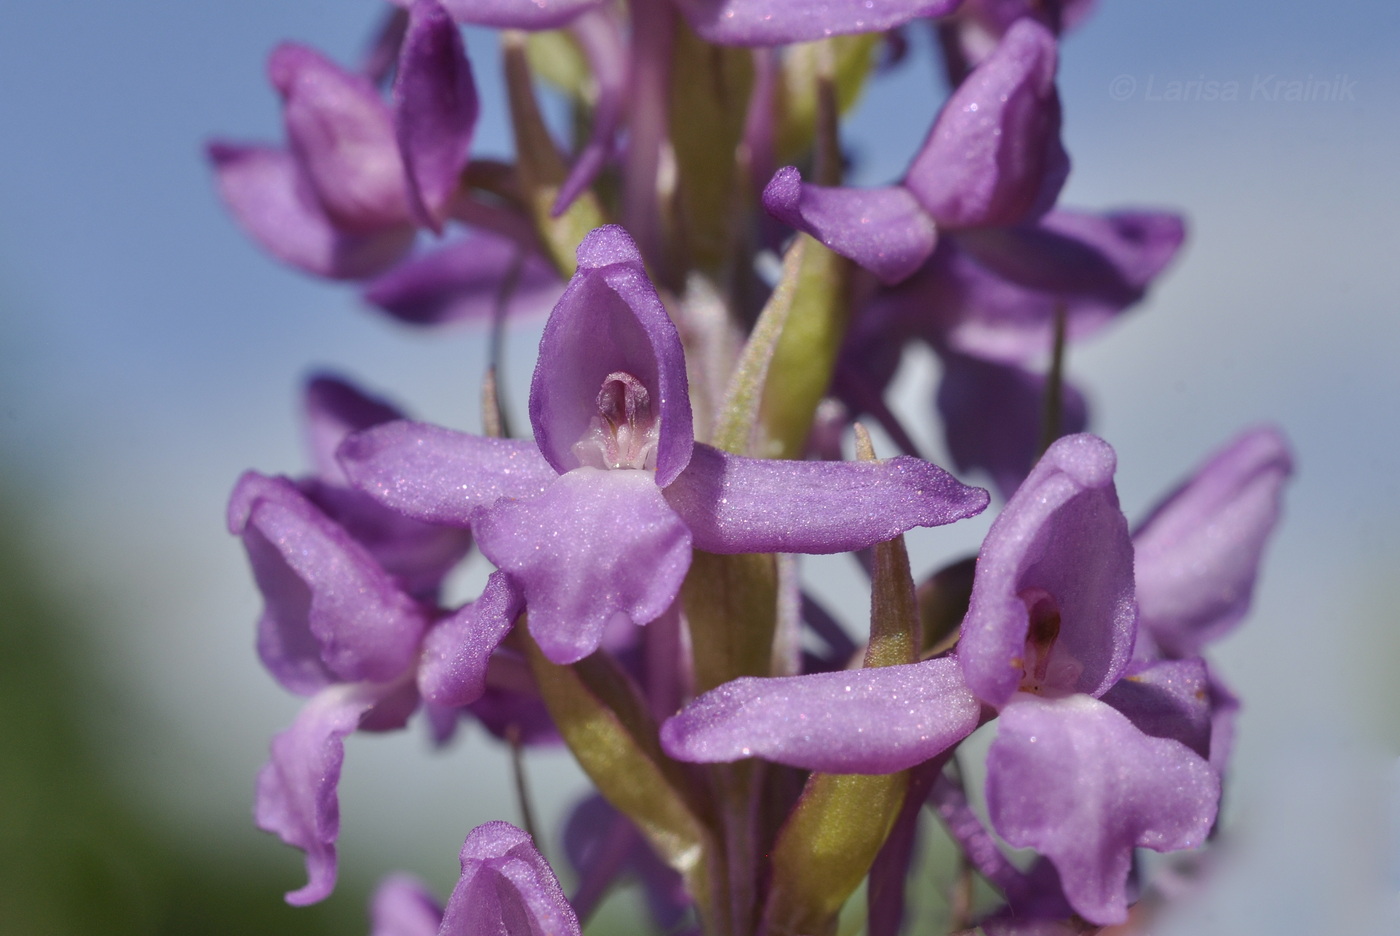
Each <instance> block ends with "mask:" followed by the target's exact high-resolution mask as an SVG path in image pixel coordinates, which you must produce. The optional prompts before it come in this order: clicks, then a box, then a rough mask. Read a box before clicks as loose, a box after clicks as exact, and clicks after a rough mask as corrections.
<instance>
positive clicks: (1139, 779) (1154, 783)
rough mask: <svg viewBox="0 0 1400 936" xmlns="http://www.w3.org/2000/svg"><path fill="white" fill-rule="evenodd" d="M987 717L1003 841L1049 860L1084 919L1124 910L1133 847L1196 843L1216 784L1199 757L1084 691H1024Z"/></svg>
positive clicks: (993, 805)
mask: <svg viewBox="0 0 1400 936" xmlns="http://www.w3.org/2000/svg"><path fill="white" fill-rule="evenodd" d="M997 725H998V730H997V738H996V740H995V741H994V742H993V743H992V747H991V750H990V751H989V752H988V754H987V806H988V810H989V812H990V814H991V818H992V824H993V825H994V826H995V827H996V830H997V832H999V833H1000V834H1001V836H1002V837H1003V838H1004V839H1006V841H1007V842H1009V843H1010V844H1011V845H1014V846H1016V847H1018V848H1034V849H1035V850H1036V851H1038V852H1040V853H1041V854H1043V855H1045V856H1046V857H1047V858H1049V859H1050V860H1051V861H1052V862H1053V863H1054V865H1055V867H1056V869H1057V870H1058V871H1059V873H1060V881H1061V884H1062V885H1063V887H1064V891H1065V896H1066V897H1067V898H1068V900H1069V902H1070V904H1071V906H1073V907H1074V909H1075V910H1076V911H1078V913H1079V914H1080V915H1081V916H1083V917H1084V918H1085V919H1087V920H1089V921H1091V922H1093V923H1098V924H1104V925H1106V924H1111V923H1121V922H1122V921H1123V920H1125V919H1126V918H1127V897H1126V893H1125V886H1126V883H1127V877H1128V869H1129V866H1130V864H1131V862H1132V852H1133V849H1134V848H1135V847H1139V848H1151V849H1153V850H1155V851H1173V850H1176V849H1181V848H1195V847H1197V846H1199V845H1201V844H1202V843H1203V842H1204V841H1205V837H1206V834H1207V833H1208V832H1209V831H1210V827H1211V824H1212V823H1213V822H1214V821H1215V813H1216V808H1217V806H1218V804H1219V801H1220V781H1219V778H1218V776H1217V775H1216V773H1215V771H1214V770H1212V769H1211V767H1210V765H1209V764H1207V763H1206V762H1205V760H1203V759H1202V758H1201V757H1199V756H1198V755H1196V754H1194V753H1192V752H1191V751H1190V750H1189V749H1187V747H1186V746H1185V745H1183V744H1181V743H1180V742H1178V741H1172V740H1167V739H1163V738H1153V737H1150V736H1148V735H1146V734H1143V733H1142V732H1141V731H1139V730H1138V729H1137V728H1135V727H1133V725H1132V723H1131V722H1130V721H1128V719H1127V718H1126V717H1125V716H1124V715H1122V714H1121V713H1119V712H1117V711H1116V710H1114V709H1113V708H1111V707H1109V706H1108V705H1105V704H1103V703H1101V702H1098V701H1096V700H1094V699H1091V698H1089V697H1088V696H1084V695H1075V696H1070V697H1067V698H1062V699H1055V700H1049V699H1042V698H1038V697H1035V696H1031V695H1028V694H1025V693H1022V694H1021V695H1020V696H1018V698H1017V700H1016V702H1015V703H1014V704H1012V705H1008V706H1007V707H1006V708H1005V709H1004V710H1003V711H1002V713H1001V717H1000V718H999V719H998V720H997Z"/></svg>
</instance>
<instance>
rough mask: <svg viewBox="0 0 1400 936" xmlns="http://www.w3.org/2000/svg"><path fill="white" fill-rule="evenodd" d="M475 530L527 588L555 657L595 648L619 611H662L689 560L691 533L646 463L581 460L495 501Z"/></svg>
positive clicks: (636, 617) (641, 619) (643, 618)
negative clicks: (529, 494)
mask: <svg viewBox="0 0 1400 936" xmlns="http://www.w3.org/2000/svg"><path fill="white" fill-rule="evenodd" d="M475 529H476V535H477V542H478V543H479V545H480V546H481V551H482V552H483V553H484V554H485V555H486V557H487V558H488V559H490V560H491V561H492V562H494V563H495V564H496V566H497V568H499V569H500V570H501V571H503V572H505V573H506V575H508V576H509V577H510V579H511V582H512V584H513V585H515V586H516V587H518V588H520V589H522V590H523V591H524V593H525V604H526V609H527V611H528V612H529V621H530V633H531V635H532V636H533V637H534V638H535V640H536V641H537V642H538V643H539V645H540V649H541V650H543V651H544V655H545V656H546V657H548V658H549V659H550V660H553V661H554V662H555V663H573V662H575V661H576V660H581V659H583V658H584V657H586V656H588V654H590V653H592V652H593V651H594V650H596V649H598V644H599V642H600V641H601V640H602V638H603V632H604V630H605V629H606V628H607V626H608V624H609V623H611V622H613V621H614V620H615V619H618V618H619V617H623V618H626V619H629V620H631V621H632V622H633V623H634V624H647V623H650V622H651V621H654V620H655V619H656V618H658V617H660V616H661V613H662V612H663V611H665V610H666V608H667V607H669V606H670V604H671V602H672V601H674V600H675V597H676V593H677V592H678V591H679V590H680V587H681V581H682V579H684V578H685V573H686V570H687V569H688V568H689V567H690V532H689V531H688V530H687V529H686V527H685V524H684V523H683V522H682V521H681V518H680V517H678V516H676V514H675V511H673V510H672V509H671V508H670V506H668V505H667V503H666V500H665V498H663V497H662V496H661V491H660V489H659V488H657V486H656V482H655V479H654V478H653V476H652V474H651V472H649V471H640V470H626V469H618V470H602V469H598V468H576V469H574V470H573V471H571V472H569V473H568V474H565V475H561V476H560V477H559V478H558V479H557V480H556V481H555V482H554V483H553V484H552V485H550V487H549V489H548V490H546V491H545V492H544V493H543V494H541V495H540V496H539V497H535V498H531V499H529V500H511V501H502V502H500V503H498V504H497V505H496V506H494V507H492V508H491V509H490V510H488V511H486V512H485V513H484V514H483V515H482V516H481V518H480V519H479V520H478V521H477V522H476V524H475Z"/></svg>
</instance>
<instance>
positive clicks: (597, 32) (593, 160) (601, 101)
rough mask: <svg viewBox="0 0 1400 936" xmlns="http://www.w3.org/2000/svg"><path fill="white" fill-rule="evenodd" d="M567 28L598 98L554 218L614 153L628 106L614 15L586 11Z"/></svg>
mask: <svg viewBox="0 0 1400 936" xmlns="http://www.w3.org/2000/svg"><path fill="white" fill-rule="evenodd" d="M569 31H570V32H571V33H573V36H574V38H575V39H576V40H578V44H579V48H580V49H581V50H582V52H583V55H584V58H585V59H587V60H588V71H589V73H590V74H591V75H592V76H593V82H594V85H595V87H596V88H597V100H596V101H595V102H594V104H593V111H592V114H591V123H592V129H591V130H590V131H589V134H588V142H587V143H585V144H584V145H583V149H582V150H580V151H579V154H578V157H577V158H576V159H575V160H574V165H573V168H571V169H570V170H569V175H568V177H567V178H565V179H564V184H563V185H561V186H559V195H558V196H557V197H556V198H555V199H554V204H553V206H551V208H550V213H551V214H552V215H553V216H554V217H556V218H557V217H558V216H559V215H562V214H563V213H564V212H566V211H568V210H569V206H570V205H572V204H573V203H574V199H576V198H578V197H579V195H581V194H582V193H583V192H584V190H585V189H587V188H588V187H589V186H590V185H592V184H593V180H594V179H596V178H597V177H598V173H599V172H601V171H602V170H603V166H605V165H606V164H607V161H608V158H609V157H610V156H612V153H613V138H614V137H615V136H616V134H617V129H618V126H619V124H621V122H622V118H623V115H624V113H625V112H626V109H627V108H626V103H625V99H626V95H627V80H628V67H629V58H628V49H627V41H626V38H625V37H624V36H623V34H622V27H621V24H620V23H619V22H618V19H617V17H616V16H615V15H614V14H613V12H612V11H611V10H609V9H608V8H607V7H599V8H597V9H593V10H588V11H586V12H584V13H583V14H582V15H580V16H579V17H578V18H577V19H575V20H574V21H573V22H572V23H571V24H570V25H569Z"/></svg>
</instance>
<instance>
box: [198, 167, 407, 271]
mask: <svg viewBox="0 0 1400 936" xmlns="http://www.w3.org/2000/svg"><path fill="white" fill-rule="evenodd" d="M209 161H210V162H211V163H213V165H214V173H215V176H216V178H217V181H218V186H219V195H220V197H222V198H223V200H224V203H225V204H226V205H228V207H229V210H230V211H231V212H233V217H234V220H236V221H237V222H238V223H239V225H240V226H241V227H242V228H243V229H244V230H245V231H246V232H247V233H248V234H249V235H250V236H251V237H252V238H253V239H254V240H255V241H257V242H258V243H259V244H261V245H262V246H263V248H264V249H266V250H267V251H268V253H270V254H272V255H273V256H274V257H276V258H277V259H278V260H281V261H282V262H284V263H288V264H291V265H292V266H294V267H298V268H299V269H302V270H305V271H306V272H308V273H313V274H315V275H317V276H326V277H331V278H333V279H360V278H362V277H366V276H372V275H374V274H375V273H378V272H380V271H381V270H384V269H386V268H388V267H389V266H392V265H393V264H394V263H395V262H396V261H397V260H398V259H399V258H400V257H402V256H403V255H404V254H405V253H407V252H408V249H409V248H410V247H411V246H412V245H413V237H414V231H413V227H412V226H411V225H407V224H403V225H398V226H393V227H387V228H382V229H379V230H375V231H370V232H367V233H362V234H355V233H348V232H346V231H342V230H340V229H339V228H338V227H336V225H335V224H333V223H332V222H331V220H330V218H329V217H327V216H326V213H325V212H324V211H323V210H322V208H321V205H320V204H319V203H318V202H317V201H316V198H315V196H314V195H313V194H312V193H311V190H310V189H309V187H308V185H307V183H306V180H305V179H304V178H303V176H302V173H301V170H300V168H299V167H298V166H297V161H296V159H295V158H294V157H293V156H292V154H291V153H288V152H287V151H286V150H283V149H279V148H277V147H271V146H249V145H243V144H235V143H222V142H215V143H211V144H209Z"/></svg>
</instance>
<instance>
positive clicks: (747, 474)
mask: <svg viewBox="0 0 1400 936" xmlns="http://www.w3.org/2000/svg"><path fill="white" fill-rule="evenodd" d="M578 261H579V268H578V272H577V273H576V274H575V275H574V278H573V279H572V280H571V281H570V283H569V285H568V287H567V288H566V289H565V291H564V295H563V297H562V298H561V299H560V300H559V304H558V305H557V306H556V307H555V309H554V312H553V313H552V315H551V316H550V319H549V321H548V323H547V324H546V326H545V331H544V336H543V338H542V339H541V342H540V356H539V363H538V365H537V366H536V368H535V374H534V378H533V381H532V383H531V388H530V421H531V425H532V427H533V429H534V434H535V440H534V443H533V444H531V443H529V442H523V441H516V440H507V439H484V438H480V437H476V436H470V435H465V434H462V433H455V432H450V431H448V430H445V429H439V428H436V427H433V426H427V425H422V424H414V423H391V424H389V425H387V426H381V427H377V428H375V429H371V430H369V431H368V432H364V433H360V434H358V435H355V436H352V437H351V438H349V439H348V440H347V441H346V443H345V444H344V445H343V446H342V448H341V450H340V458H341V463H342V465H343V466H344V467H345V470H346V472H347V473H348V474H349V476H350V477H351V479H352V480H353V481H354V483H355V484H357V485H358V486H359V487H360V488H361V489H363V490H365V491H367V492H368V493H370V494H371V495H372V496H374V497H376V498H377V499H379V500H380V501H381V502H382V503H384V504H386V505H388V506H391V507H393V508H395V509H397V510H400V511H402V512H403V513H405V514H406V515H408V516H410V517H415V518H417V519H421V520H427V521H430V522H435V523H444V524H454V525H458V526H469V527H471V529H472V530H473V532H474V533H475V535H476V538H477V543H478V544H479V546H480V547H481V550H482V552H483V553H485V555H486V556H487V558H489V559H490V560H491V561H492V562H494V563H495V564H496V566H497V568H498V569H499V570H500V571H499V573H498V575H499V577H498V578H497V579H496V582H497V585H496V586H495V587H496V588H498V589H499V592H500V598H499V600H498V602H497V604H496V606H497V607H499V608H500V609H501V611H500V613H498V614H494V615H484V616H483V619H482V620H481V621H480V622H479V625H478V626H477V627H476V629H475V630H474V631H473V633H475V634H477V635H478V636H480V635H482V634H486V633H489V634H490V635H491V636H490V639H493V640H497V641H499V639H501V638H503V637H504V634H505V631H506V629H507V628H508V627H509V624H510V621H513V619H514V613H518V608H517V606H516V605H515V604H514V601H517V600H523V602H524V604H525V605H526V606H528V608H529V611H530V614H529V625H530V632H531V634H532V635H533V636H534V637H535V639H536V641H538V643H539V645H540V647H541V649H542V650H543V651H544V653H545V655H546V656H548V657H549V658H550V659H551V660H554V661H555V662H558V663H569V662H573V661H575V660H579V659H582V658H583V657H585V656H587V655H588V654H589V653H592V652H593V651H594V650H595V649H597V647H598V644H599V641H600V639H601V635H602V633H603V631H604V629H605V628H606V627H607V626H608V624H609V623H610V622H613V621H615V620H630V621H631V622H633V623H635V624H646V623H648V622H650V621H652V620H654V619H656V618H657V617H658V616H660V615H661V613H662V612H663V611H665V610H666V609H667V608H668V607H669V606H670V604H671V603H672V601H674V600H675V597H676V594H677V592H678V591H679V589H680V585H681V581H682V579H683V578H684V577H685V573H686V571H687V569H688V568H689V566H690V555H691V549H692V548H699V549H705V550H708V551H710V552H718V553H736V552H810V553H829V552H842V551H846V550H852V549H859V548H863V547H864V546H868V545H871V544H873V543H876V542H879V541H881V540H882V539H888V538H889V537H891V536H893V535H895V534H896V533H899V532H903V531H904V530H907V529H909V528H911V527H913V526H934V525H939V524H942V523H950V522H952V521H954V520H957V519H961V518H963V517H968V516H972V515H974V514H976V513H978V512H979V511H981V510H982V509H983V507H984V506H985V504H986V502H987V495H986V492H985V491H982V490H980V489H976V488H970V487H967V486H965V485H962V484H960V483H959V482H957V481H956V480H955V479H953V478H952V476H950V475H948V474H947V473H946V472H944V471H943V470H942V469H940V468H937V467H936V466H934V465H930V464H928V463H925V462H920V461H918V460H916V459H912V458H907V457H901V458H896V459H891V460H888V461H882V462H877V463H818V462H784V461H766V460H760V459H752V458H742V457H739V456H734V455H729V454H727V453H725V452H721V451H719V450H717V449H714V448H711V447H710V446H707V445H703V444H699V443H697V442H696V441H695V439H694V435H693V430H692V426H691V412H690V400H689V397H688V387H687V382H686V376H685V361H684V358H683V353H682V350H681V344H680V338H679V335H678V334H677V332H676V328H675V326H674V325H673V324H672V323H671V320H670V318H669V317H668V316H667V313H666V309H665V307H664V306H663V305H662V304H661V300H660V298H659V297H658V296H657V294H656V290H655V288H654V287H653V286H652V284H651V282H650V280H648V279H647V276H646V272H645V270H644V269H643V267H642V262H641V257H640V256H639V254H638V252H637V249H636V245H635V244H633V242H632V239H631V238H630V237H628V236H627V234H626V232H624V231H623V230H622V229H621V228H619V227H615V226H612V227H603V228H599V229H597V230H595V231H593V232H592V233H590V234H589V235H588V236H587V237H586V238H585V239H584V241H583V243H582V244H581V245H580V247H579V249H578ZM509 596H516V597H515V598H514V599H512V598H510V597H509ZM512 612H514V613H512ZM463 636H464V639H465V637H466V635H465V634H464V635H463ZM481 639H482V640H483V641H484V642H485V643H489V640H487V639H486V638H484V637H482V638H481ZM470 657H471V659H472V660H479V659H480V658H481V655H480V653H479V652H473V653H472V654H471V655H470ZM459 663H460V665H459V666H458V667H457V668H456V670H455V672H457V673H458V675H459V677H460V678H462V679H464V680H467V679H470V680H471V681H472V682H473V683H475V682H476V680H477V676H475V675H473V676H469V675H468V674H469V673H475V672H476V666H475V664H471V665H469V664H468V663H467V662H466V659H465V658H463V659H462V660H460V661H459Z"/></svg>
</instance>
